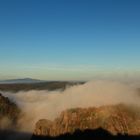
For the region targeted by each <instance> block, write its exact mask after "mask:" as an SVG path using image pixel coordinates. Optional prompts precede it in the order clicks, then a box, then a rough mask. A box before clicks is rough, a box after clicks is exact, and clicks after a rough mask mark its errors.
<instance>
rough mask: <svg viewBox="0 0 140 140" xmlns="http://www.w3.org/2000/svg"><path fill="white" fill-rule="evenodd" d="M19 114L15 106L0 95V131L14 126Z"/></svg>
mask: <svg viewBox="0 0 140 140" xmlns="http://www.w3.org/2000/svg"><path fill="white" fill-rule="evenodd" d="M19 114H20V110H19V108H18V107H17V106H16V104H15V103H13V102H11V101H10V100H9V99H8V98H7V97H4V96H3V95H2V94H0V129H5V128H8V129H9V128H10V127H11V126H12V125H13V124H14V125H15V123H16V121H17V119H18V116H19Z"/></svg>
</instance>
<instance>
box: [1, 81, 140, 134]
mask: <svg viewBox="0 0 140 140" xmlns="http://www.w3.org/2000/svg"><path fill="white" fill-rule="evenodd" d="M3 95H4V96H7V97H9V99H10V100H12V101H13V102H15V103H16V104H17V105H18V106H19V107H20V109H21V110H22V116H21V117H20V119H19V120H18V125H19V126H20V131H23V132H30V133H32V132H33V129H34V127H35V123H36V122H37V121H38V120H39V119H42V118H46V119H50V120H53V119H54V118H56V117H57V116H58V115H59V114H60V113H61V112H62V111H63V110H66V109H69V108H77V107H82V108H85V107H98V106H102V105H112V104H113V105H114V104H120V103H123V104H128V105H131V104H132V105H137V106H139V105H140V97H139V94H138V91H137V89H136V88H134V87H133V86H130V85H129V84H124V83H121V82H116V81H105V80H102V81H91V82H87V83H85V84H82V85H75V86H72V87H68V88H67V89H66V90H64V91H45V90H43V91H38V90H31V91H20V92H18V93H14V94H13V93H10V92H5V93H3Z"/></svg>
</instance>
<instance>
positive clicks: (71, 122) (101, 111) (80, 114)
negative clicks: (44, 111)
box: [34, 104, 140, 137]
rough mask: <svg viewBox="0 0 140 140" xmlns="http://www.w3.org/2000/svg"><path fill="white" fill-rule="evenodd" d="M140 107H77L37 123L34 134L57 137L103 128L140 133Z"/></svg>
mask: <svg viewBox="0 0 140 140" xmlns="http://www.w3.org/2000/svg"><path fill="white" fill-rule="evenodd" d="M138 110H139V108H134V107H129V106H125V105H121V104H120V105H114V106H102V107H99V108H94V107H93V108H86V109H83V108H76V109H69V110H66V111H64V112H62V113H61V115H60V116H59V117H58V118H56V119H55V120H54V121H50V120H47V119H42V120H39V121H38V122H37V123H36V126H35V130H34V136H51V137H56V136H59V135H63V134H66V133H70V134H72V133H74V132H75V131H76V130H81V131H85V130H87V129H89V130H95V129H98V128H102V129H104V130H107V131H108V132H110V134H112V135H117V134H122V135H124V134H128V135H140V114H139V112H138Z"/></svg>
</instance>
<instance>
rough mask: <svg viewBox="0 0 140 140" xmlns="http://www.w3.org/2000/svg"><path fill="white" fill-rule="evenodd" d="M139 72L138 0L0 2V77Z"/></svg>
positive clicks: (54, 77)
mask: <svg viewBox="0 0 140 140" xmlns="http://www.w3.org/2000/svg"><path fill="white" fill-rule="evenodd" d="M108 75H111V76H113V75H115V76H122V75H124V76H128V75H131V76H135V77H138V76H139V75H140V0H0V79H9V78H22V77H31V78H38V79H46V80H87V79H93V78H95V77H98V76H99V77H100V76H105V77H106V76H108Z"/></svg>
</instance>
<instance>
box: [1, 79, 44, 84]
mask: <svg viewBox="0 0 140 140" xmlns="http://www.w3.org/2000/svg"><path fill="white" fill-rule="evenodd" d="M40 82H45V81H43V80H38V79H32V78H23V79H10V80H0V84H16V83H21V84H26V83H40Z"/></svg>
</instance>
